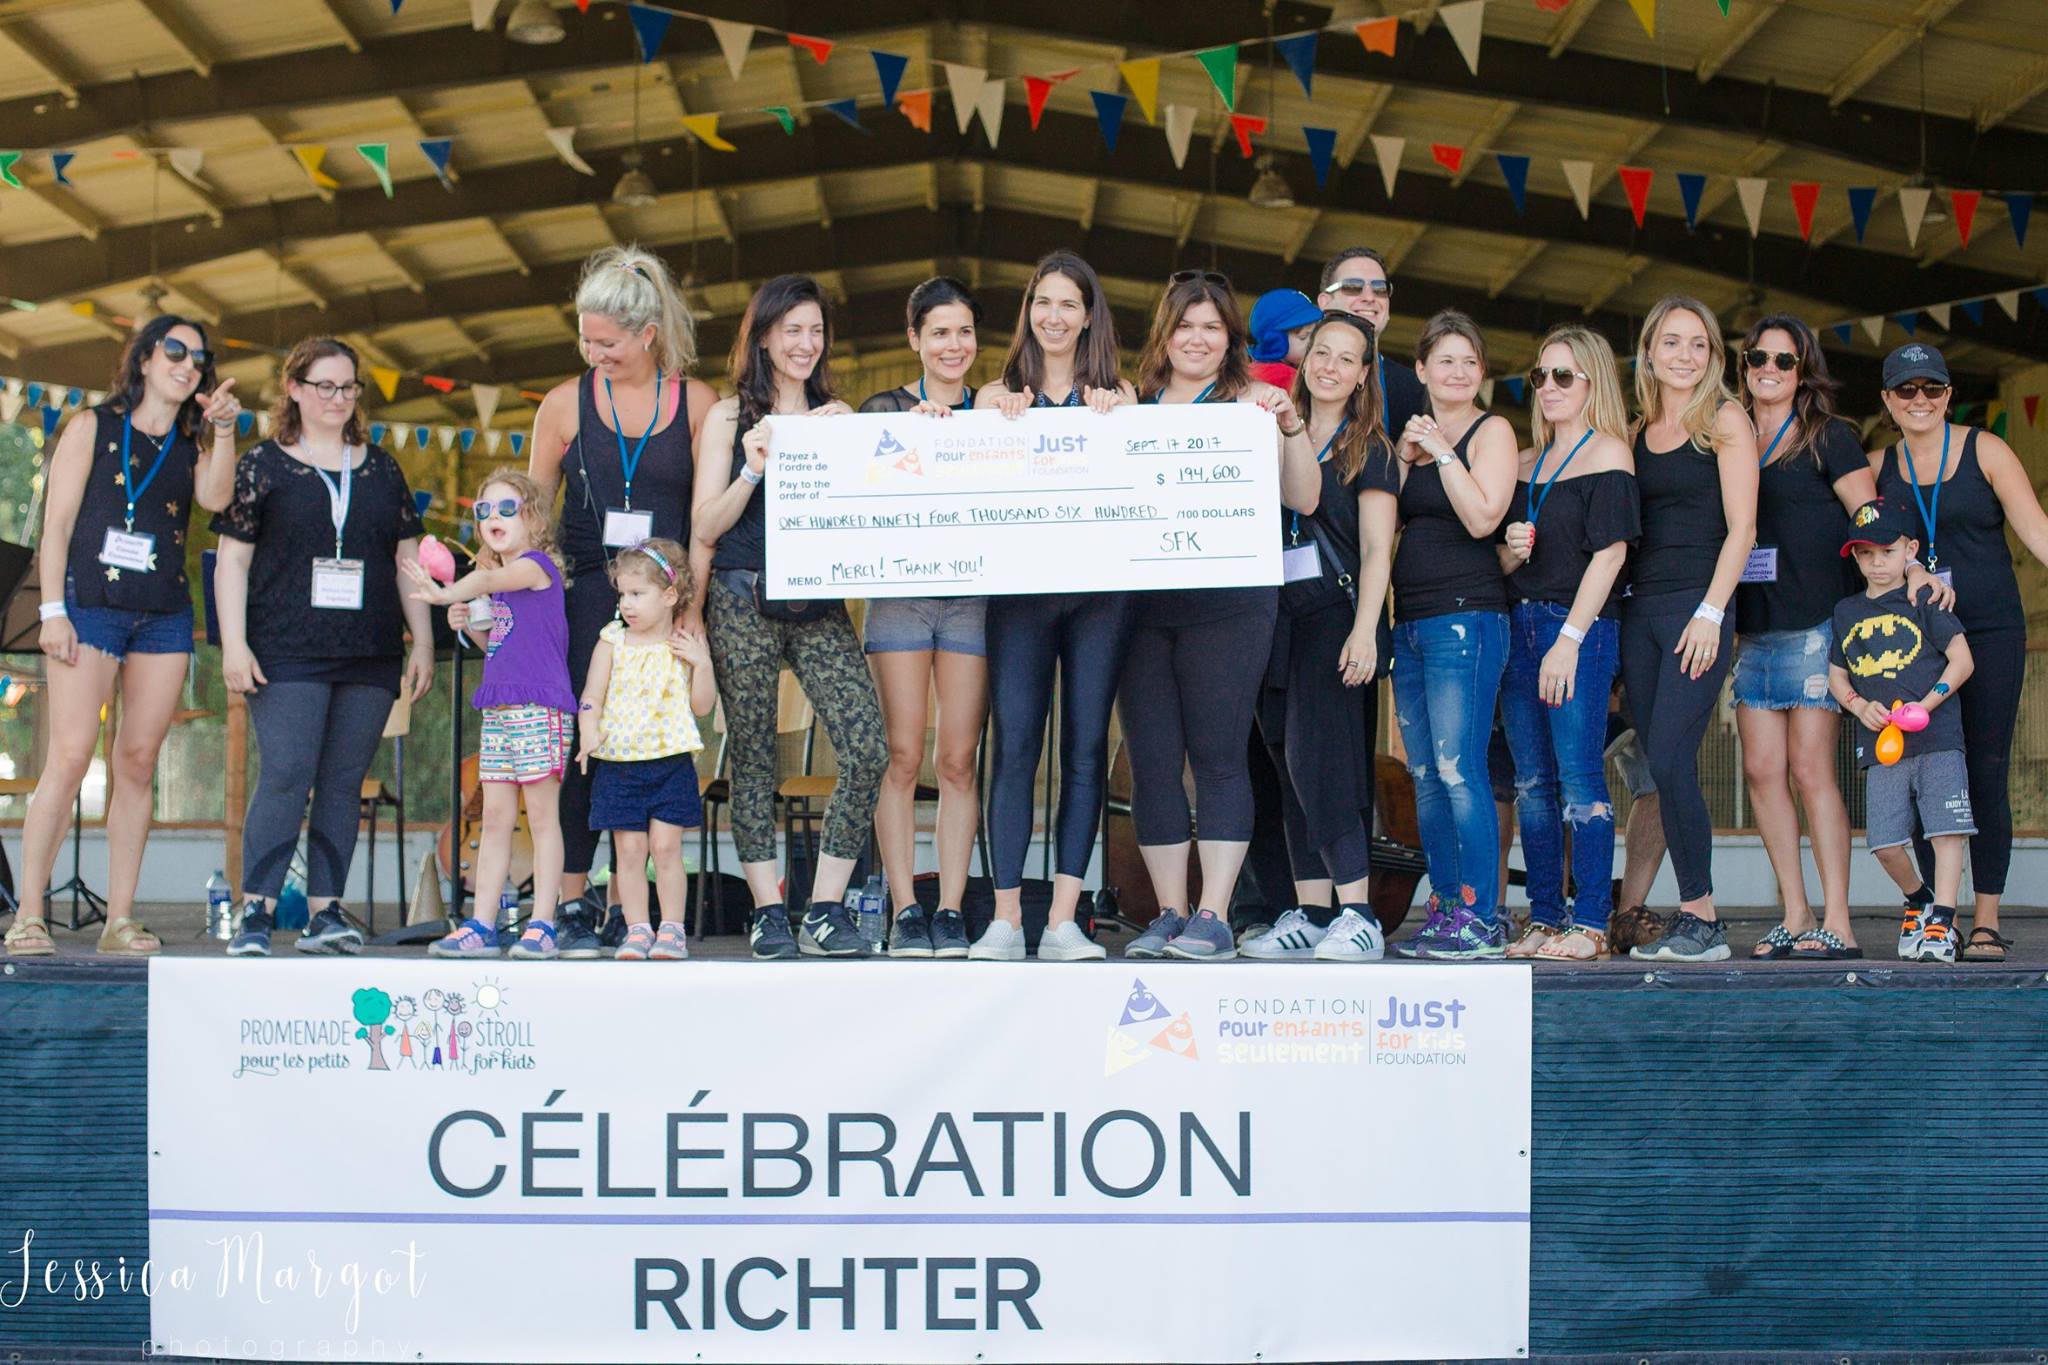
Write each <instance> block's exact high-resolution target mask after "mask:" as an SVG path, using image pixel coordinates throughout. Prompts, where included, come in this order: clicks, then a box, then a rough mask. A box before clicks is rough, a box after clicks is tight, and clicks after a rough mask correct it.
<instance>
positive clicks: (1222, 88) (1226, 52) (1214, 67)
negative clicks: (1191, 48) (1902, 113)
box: [1195, 43, 1237, 111]
mask: <svg viewBox="0 0 2048 1365" xmlns="http://www.w3.org/2000/svg"><path fill="white" fill-rule="evenodd" d="M1195 60H1196V61H1198V62H1200V63H1201V64H1202V69H1203V70H1204V71H1207V72H1208V73H1209V79H1210V80H1212V81H1214V82H1216V93H1217V94H1219V95H1221V96H1223V107H1224V108H1225V109H1230V110H1233V111H1234V110H1235V109H1236V108H1237V44H1236V43H1227V44H1225V45H1224V46H1222V47H1212V48H1209V49H1207V50H1206V51H1202V52H1197V53H1196V54H1195Z"/></svg>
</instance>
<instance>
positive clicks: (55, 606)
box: [36, 602, 71, 621]
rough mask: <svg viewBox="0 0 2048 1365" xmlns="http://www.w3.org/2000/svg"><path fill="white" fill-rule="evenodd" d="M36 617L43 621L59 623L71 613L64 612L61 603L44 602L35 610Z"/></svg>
mask: <svg viewBox="0 0 2048 1365" xmlns="http://www.w3.org/2000/svg"><path fill="white" fill-rule="evenodd" d="M36 615H37V616H40V617H41V618H42V619H43V620H45V621H61V620H63V619H65V618H66V617H68V616H70V615H71V613H70V612H69V611H67V610H65V608H64V604H63V603H62V602H44V603H42V604H41V605H39V606H38V607H37V608H36Z"/></svg>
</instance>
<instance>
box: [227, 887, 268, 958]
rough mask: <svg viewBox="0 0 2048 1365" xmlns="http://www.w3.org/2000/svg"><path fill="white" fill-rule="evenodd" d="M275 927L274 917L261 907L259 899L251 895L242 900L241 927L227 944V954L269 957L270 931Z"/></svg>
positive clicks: (231, 955) (230, 955)
mask: <svg viewBox="0 0 2048 1365" xmlns="http://www.w3.org/2000/svg"><path fill="white" fill-rule="evenodd" d="M276 927H277V919H276V917H275V916H273V915H272V914H271V913H270V912H269V911H268V910H265V909H264V908H263V902H262V901H261V900H259V899H257V898H256V897H254V896H251V897H250V898H249V899H248V900H246V901H244V902H242V927H241V928H240V929H238V930H236V931H235V937H234V939H233V941H232V942H230V943H229V944H228V956H229V957H269V956H270V931H271V930H272V929H275V928H276Z"/></svg>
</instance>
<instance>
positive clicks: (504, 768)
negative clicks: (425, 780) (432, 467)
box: [405, 469, 576, 958]
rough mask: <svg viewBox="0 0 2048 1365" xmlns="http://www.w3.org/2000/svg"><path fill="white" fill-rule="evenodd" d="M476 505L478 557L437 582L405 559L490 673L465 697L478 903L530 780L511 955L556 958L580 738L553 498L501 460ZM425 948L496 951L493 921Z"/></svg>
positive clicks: (490, 890)
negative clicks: (525, 876)
mask: <svg viewBox="0 0 2048 1365" xmlns="http://www.w3.org/2000/svg"><path fill="white" fill-rule="evenodd" d="M475 510H476V525H477V539H478V541H479V542H480V544H479V548H478V551H477V567H476V568H475V569H473V570H471V571H470V572H469V573H466V574H464V575H463V576H462V577H460V578H458V579H456V580H455V581H454V582H453V583H451V584H449V585H448V586H446V587H442V586H441V585H440V584H438V583H436V582H434V580H433V578H432V577H431V576H429V575H428V573H427V571H426V570H425V569H424V568H422V567H421V566H420V565H418V564H407V565H406V566H405V568H406V573H407V575H408V576H409V577H410V578H411V579H412V580H413V583H414V584H415V585H416V588H417V591H418V595H419V596H420V597H422V598H424V599H426V600H427V601H428V602H431V603H433V604H434V605H436V606H446V607H448V608H449V612H448V624H449V625H450V626H451V627H453V628H454V629H456V630H458V631H463V632H465V633H467V634H468V636H469V638H470V639H471V640H473V641H474V642H475V643H477V644H478V645H480V646H482V648H483V649H484V653H485V657H484V680H483V682H482V683H481V684H479V685H478V687H477V689H476V694H475V696H473V697H472V698H471V699H470V704H471V705H473V706H475V707H476V708H477V710H479V711H481V712H483V723H482V726H481V741H480V748H479V757H478V763H477V776H478V778H479V780H480V782H481V785H482V790H483V804H484V828H483V835H482V837H481V839H480V840H479V842H478V845H477V867H476V896H477V905H478V907H479V909H480V910H483V911H484V912H485V913H489V910H488V907H489V906H490V905H491V902H492V898H493V897H494V896H496V895H497V893H498V890H499V888H500V887H502V886H504V884H505V878H506V874H507V873H508V871H509V870H510V868H511V865H512V830H513V826H514V825H516V824H517V823H518V820H519V801H520V793H521V792H522V791H524V792H525V797H526V825H527V830H528V832H529V833H530V834H531V835H532V838H533V918H532V919H531V920H530V921H529V922H528V924H527V927H526V932H525V933H524V934H522V935H521V936H520V939H519V942H517V943H515V944H514V945H513V946H512V954H511V955H512V956H513V957H521V958H549V957H554V956H555V955H556V948H555V901H556V898H557V896H558V894H559V892H560V889H561V880H562V826H561V820H560V817H559V815H558V812H557V805H556V803H557V800H558V798H559V796H560V793H561V783H562V772H563V769H565V768H566V767H567V766H568V762H569V754H570V751H571V750H572V748H573V747H574V740H575V730H574V725H575V715H576V694H575V693H574V692H572V691H571V690H570V688H569V623H568V618H567V615H566V614H565V612H564V610H563V606H562V569H561V565H560V564H559V563H558V562H557V561H556V559H555V555H554V531H553V528H552V527H551V526H550V525H549V524H548V515H547V504H546V501H545V500H544V499H543V497H542V494H541V491H540V488H539V486H538V485H536V484H535V483H534V482H533V480H531V479H529V478H527V477H526V475H524V474H521V473H518V472H517V471H515V470H510V469H499V470H496V471H494V472H493V473H492V474H491V476H490V477H489V478H488V479H485V480H484V485H483V487H482V488H480V489H478V490H477V496H476V508H475ZM486 594H488V597H486ZM485 601H488V603H489V605H490V615H489V621H488V624H484V623H481V622H479V621H478V620H477V619H476V618H475V617H473V616H472V615H471V613H470V607H472V606H478V605H480V604H482V603H483V602H485ZM465 604H466V605H465ZM428 951H429V952H431V953H433V954H434V955H435V956H436V957H496V956H497V954H498V931H497V926H496V925H494V924H492V923H490V922H489V921H487V920H485V919H483V918H481V917H476V918H471V919H467V920H464V921H463V923H462V926H461V927H460V928H458V929H457V930H456V931H455V932H454V933H452V934H450V935H448V936H447V937H446V938H444V939H442V940H440V941H439V942H438V943H435V944H434V945H432V946H431V947H430V948H429V949H428Z"/></svg>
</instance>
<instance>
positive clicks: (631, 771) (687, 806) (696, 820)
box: [590, 754, 704, 830]
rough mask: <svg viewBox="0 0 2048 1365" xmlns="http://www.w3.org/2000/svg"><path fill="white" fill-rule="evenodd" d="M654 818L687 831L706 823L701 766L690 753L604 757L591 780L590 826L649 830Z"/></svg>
mask: <svg viewBox="0 0 2048 1365" xmlns="http://www.w3.org/2000/svg"><path fill="white" fill-rule="evenodd" d="M654 820H659V821H661V822H662V823H663V824H664V825H676V826H678V827H680V828H682V829H696V828H697V827H698V826H700V825H702V824H703V823H704V802H703V800H702V798H701V797H699V795H698V794H697V764H696V762H695V761H694V760H693V759H691V757H690V756H689V755H688V754H670V755H669V756H668V757H666V758H643V759H639V760H636V761H630V762H629V761H615V760H612V759H608V758H601V759H599V760H598V761H597V774H596V776H594V777H592V778H591V779H590V827H591V828H592V829H594V830H606V829H615V830H616V829H624V830H644V829H646V828H647V826H648V823H649V822H650V821H654Z"/></svg>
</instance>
